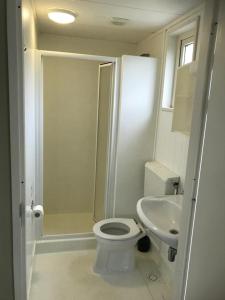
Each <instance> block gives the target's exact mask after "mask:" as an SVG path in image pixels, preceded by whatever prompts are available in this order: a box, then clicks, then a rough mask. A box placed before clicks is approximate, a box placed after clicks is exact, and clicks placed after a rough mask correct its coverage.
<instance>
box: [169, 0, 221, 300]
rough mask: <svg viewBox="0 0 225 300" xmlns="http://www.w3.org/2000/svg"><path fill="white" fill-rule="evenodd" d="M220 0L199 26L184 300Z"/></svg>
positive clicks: (181, 285)
mask: <svg viewBox="0 0 225 300" xmlns="http://www.w3.org/2000/svg"><path fill="white" fill-rule="evenodd" d="M217 2H218V1H217V0H215V1H214V0H207V1H206V3H205V7H204V12H203V15H202V18H203V22H201V25H200V35H199V37H200V40H199V43H200V52H199V61H198V71H197V73H196V75H197V77H196V82H197V83H196V90H195V95H194V99H195V101H194V102H193V115H192V125H191V134H190V141H189V150H188V160H187V170H186V179H185V186H184V191H185V193H184V200H183V210H182V216H181V220H182V221H181V225H180V227H181V229H180V231H181V234H180V241H179V245H178V255H177V259H176V260H177V263H176V269H175V282H176V284H175V291H174V292H175V295H174V299H176V300H184V299H186V298H185V290H186V282H187V276H188V266H189V257H190V248H191V240H192V231H193V223H194V212H195V207H196V198H197V187H198V184H199V180H200V177H199V176H200V172H199V171H200V168H201V152H202V146H203V139H204V128H205V121H206V114H207V100H208V86H209V85H210V79H211V68H212V63H213V53H214V43H215V34H214V31H213V24H214V23H215V22H217V16H216V13H217Z"/></svg>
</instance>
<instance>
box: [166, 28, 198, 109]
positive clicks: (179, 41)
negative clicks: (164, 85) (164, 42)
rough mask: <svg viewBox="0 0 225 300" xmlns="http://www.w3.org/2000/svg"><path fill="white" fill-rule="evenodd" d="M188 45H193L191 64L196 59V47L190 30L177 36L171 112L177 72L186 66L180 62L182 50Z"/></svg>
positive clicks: (193, 32) (192, 31) (194, 37)
mask: <svg viewBox="0 0 225 300" xmlns="http://www.w3.org/2000/svg"><path fill="white" fill-rule="evenodd" d="M183 41H186V42H185V43H183ZM182 43H183V44H182ZM190 43H194V50H193V57H192V61H191V62H190V63H192V62H193V61H195V58H196V47H197V41H196V32H195V31H194V30H191V31H187V32H185V33H183V34H181V35H178V36H177V54H176V62H175V69H174V81H173V95H172V100H171V108H170V109H171V110H173V108H174V101H175V87H176V82H177V70H178V69H179V68H182V67H183V66H185V65H187V64H183V65H181V64H180V61H181V59H182V55H183V50H184V47H185V45H187V44H190Z"/></svg>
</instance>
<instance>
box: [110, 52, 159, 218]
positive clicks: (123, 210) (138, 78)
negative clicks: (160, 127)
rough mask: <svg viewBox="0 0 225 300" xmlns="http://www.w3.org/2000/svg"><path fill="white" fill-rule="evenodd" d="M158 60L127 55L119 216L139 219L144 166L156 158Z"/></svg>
mask: <svg viewBox="0 0 225 300" xmlns="http://www.w3.org/2000/svg"><path fill="white" fill-rule="evenodd" d="M156 75H157V60H156V59H154V58H146V57H138V56H126V55H125V56H123V57H122V65H121V86H120V104H119V125H118V143H117V161H116V185H115V186H116V188H115V211H114V212H115V216H117V217H118V216H126V217H130V216H136V204H137V201H138V199H140V198H141V197H143V196H144V165H145V162H146V161H148V160H151V159H152V158H153V149H154V132H155V107H156V95H155V90H156V89H155V87H156Z"/></svg>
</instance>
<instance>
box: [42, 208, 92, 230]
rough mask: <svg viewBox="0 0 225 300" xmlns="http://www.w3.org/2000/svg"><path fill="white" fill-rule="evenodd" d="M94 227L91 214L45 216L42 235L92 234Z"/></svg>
mask: <svg viewBox="0 0 225 300" xmlns="http://www.w3.org/2000/svg"><path fill="white" fill-rule="evenodd" d="M93 225H94V221H93V215H92V213H73V214H46V215H45V216H44V226H43V227H44V234H45V235H55V234H70V233H71V234H73V233H84V232H92V227H93Z"/></svg>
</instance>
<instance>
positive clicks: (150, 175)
mask: <svg viewBox="0 0 225 300" xmlns="http://www.w3.org/2000/svg"><path fill="white" fill-rule="evenodd" d="M174 183H179V176H178V175H177V174H175V173H174V172H173V171H171V170H169V169H168V168H167V167H165V166H164V165H162V164H161V163H159V162H157V161H152V162H147V163H146V164H145V182H144V196H149V195H153V196H155V195H172V194H174V192H175V189H174Z"/></svg>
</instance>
